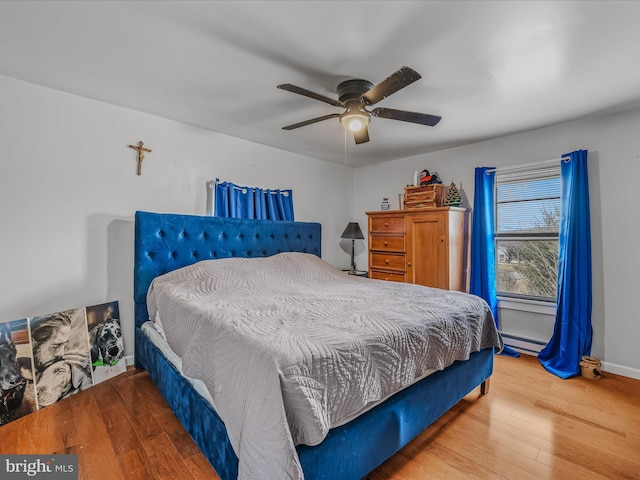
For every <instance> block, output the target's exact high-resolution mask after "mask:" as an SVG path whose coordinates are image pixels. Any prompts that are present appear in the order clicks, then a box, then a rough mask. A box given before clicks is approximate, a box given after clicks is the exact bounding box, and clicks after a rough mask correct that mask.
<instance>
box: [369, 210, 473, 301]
mask: <svg viewBox="0 0 640 480" xmlns="http://www.w3.org/2000/svg"><path fill="white" fill-rule="evenodd" d="M470 213H471V212H470V210H468V209H466V208H456V207H435V208H429V209H422V210H390V211H381V212H367V215H368V217H369V236H368V237H369V278H376V279H379V280H392V281H396V282H407V283H416V284H419V285H425V286H427V287H437V288H444V289H448V290H458V291H461V292H468V291H469V273H470V271H469V245H470V244H469V240H470V239H469V233H470V232H469V220H470Z"/></svg>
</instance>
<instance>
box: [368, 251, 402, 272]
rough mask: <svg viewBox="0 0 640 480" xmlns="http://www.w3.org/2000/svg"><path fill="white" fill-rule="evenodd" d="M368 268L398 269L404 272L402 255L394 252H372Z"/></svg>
mask: <svg viewBox="0 0 640 480" xmlns="http://www.w3.org/2000/svg"><path fill="white" fill-rule="evenodd" d="M369 266H370V268H372V269H374V268H381V269H384V270H399V271H401V272H404V270H405V267H404V266H405V260H404V255H400V254H394V253H372V254H371V262H370V264H369Z"/></svg>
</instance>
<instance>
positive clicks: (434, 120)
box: [371, 108, 442, 127]
mask: <svg viewBox="0 0 640 480" xmlns="http://www.w3.org/2000/svg"><path fill="white" fill-rule="evenodd" d="M371 114H372V115H373V116H374V117H380V118H389V119H391V120H400V121H402V122H411V123H419V124H420V125H427V126H429V127H434V126H436V125H437V124H438V122H439V121H440V119H441V118H442V117H439V116H437V115H429V114H427V113H416V112H407V111H406V110H396V109H394V108H374V109H373V110H372V111H371Z"/></svg>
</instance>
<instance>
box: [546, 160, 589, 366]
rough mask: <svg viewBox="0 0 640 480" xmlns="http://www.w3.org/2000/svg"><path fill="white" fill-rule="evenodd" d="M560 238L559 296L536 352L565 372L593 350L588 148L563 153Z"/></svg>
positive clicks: (577, 364) (549, 363)
mask: <svg viewBox="0 0 640 480" xmlns="http://www.w3.org/2000/svg"><path fill="white" fill-rule="evenodd" d="M563 157H569V161H564V160H563V161H562V163H561V166H560V171H561V180H562V190H561V207H560V238H559V242H558V249H559V252H558V296H557V310H556V323H555V327H554V331H553V336H552V337H551V340H550V341H549V343H548V344H547V346H546V347H545V348H544V349H543V350H542V351H541V352H540V353H539V354H538V360H539V361H540V363H541V364H542V365H543V366H544V368H546V369H547V370H548V371H549V372H551V373H553V374H555V375H557V376H559V377H561V378H569V377H571V376H574V375H577V374H578V373H580V360H581V359H582V356H583V355H589V354H590V353H591V339H592V335H593V330H592V327H591V221H590V218H589V177H588V174H587V157H588V152H587V151H586V150H578V151H576V152H572V153H569V154H567V155H563Z"/></svg>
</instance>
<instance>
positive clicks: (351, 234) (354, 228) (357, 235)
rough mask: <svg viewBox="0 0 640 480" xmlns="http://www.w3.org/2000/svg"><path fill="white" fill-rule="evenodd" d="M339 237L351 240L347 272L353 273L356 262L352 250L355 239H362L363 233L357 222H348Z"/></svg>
mask: <svg viewBox="0 0 640 480" xmlns="http://www.w3.org/2000/svg"><path fill="white" fill-rule="evenodd" d="M340 238H346V239H350V240H351V270H350V272H349V273H351V274H352V275H355V273H356V262H355V260H354V250H355V243H356V239H358V240H364V235H363V234H362V230H360V225H358V222H349V224H348V225H347V228H345V229H344V232H342V235H341V236H340Z"/></svg>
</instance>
